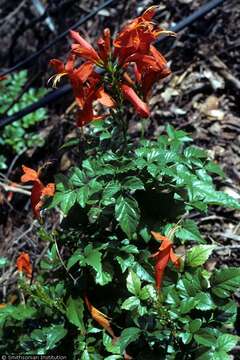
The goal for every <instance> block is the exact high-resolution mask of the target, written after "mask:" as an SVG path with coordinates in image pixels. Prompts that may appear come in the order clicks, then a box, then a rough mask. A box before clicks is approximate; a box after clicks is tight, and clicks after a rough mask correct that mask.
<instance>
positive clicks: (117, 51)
mask: <svg viewBox="0 0 240 360" xmlns="http://www.w3.org/2000/svg"><path fill="white" fill-rule="evenodd" d="M156 9H157V7H156V6H152V7H150V8H149V9H147V10H146V11H145V12H144V13H143V15H141V16H139V17H137V18H136V19H133V20H132V21H130V22H129V23H128V24H127V25H126V26H125V27H124V28H123V29H122V30H121V31H120V33H119V34H118V35H117V36H116V38H115V39H114V40H113V48H112V43H111V34H110V30H109V29H105V30H104V31H103V35H102V37H101V38H100V39H98V41H97V47H98V49H97V50H96V49H94V48H93V46H92V45H90V44H89V43H88V42H87V41H86V40H85V39H83V37H82V36H81V35H80V34H79V33H78V32H76V31H70V37H71V39H72V40H73V44H72V48H71V53H70V55H69V57H68V60H67V62H66V65H64V63H63V62H62V61H60V60H57V59H53V60H51V61H50V64H51V65H52V66H53V67H54V69H55V70H56V72H57V74H56V75H54V76H53V77H52V78H53V79H54V80H53V84H54V86H56V84H57V83H58V81H59V80H60V79H61V77H62V76H67V77H68V78H69V80H70V82H71V85H72V88H73V93H74V96H75V99H76V102H77V104H78V106H79V115H78V120H77V125H78V126H83V125H85V124H88V123H89V122H91V121H92V120H97V119H102V118H104V117H105V116H106V114H105V115H95V114H94V110H93V103H94V102H95V101H98V102H100V103H101V104H102V105H103V106H105V107H107V108H115V107H117V106H118V105H119V103H118V102H119V98H122V100H123V99H125V100H128V101H129V102H131V104H132V105H133V106H134V108H135V110H136V112H137V113H138V114H139V115H140V116H141V117H148V116H149V109H148V106H147V104H146V99H147V96H148V95H149V93H150V90H151V88H152V86H153V84H154V82H156V81H157V80H159V79H162V78H164V77H166V76H167V75H169V73H170V70H169V68H168V67H167V63H166V60H165V58H164V57H163V56H162V55H161V54H160V53H159V51H158V50H157V49H156V48H155V47H154V46H153V45H152V43H153V42H154V41H155V40H156V39H157V38H158V37H159V36H160V35H162V34H165V35H166V34H168V35H173V33H171V32H167V31H164V30H163V29H161V28H160V27H158V26H157V25H156V24H154V22H153V21H152V18H153V16H154V15H155V12H156ZM79 59H81V60H83V61H85V62H84V63H83V64H82V65H80V66H77V67H76V66H75V62H76V61H78V60H79ZM132 66H133V68H134V80H132V79H131V76H130V75H131V73H130V74H128V72H129V70H130V69H131V67H132ZM106 89H107V90H106ZM136 89H138V91H136ZM139 95H140V96H142V99H141V98H140V96H139Z"/></svg>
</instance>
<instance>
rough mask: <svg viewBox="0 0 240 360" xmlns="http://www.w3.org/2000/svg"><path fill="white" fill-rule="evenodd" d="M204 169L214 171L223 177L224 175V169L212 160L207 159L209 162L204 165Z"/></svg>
mask: <svg viewBox="0 0 240 360" xmlns="http://www.w3.org/2000/svg"><path fill="white" fill-rule="evenodd" d="M205 169H206V170H207V171H208V172H211V173H214V174H217V175H219V176H221V177H223V178H225V177H226V175H225V173H224V171H223V170H222V169H221V167H220V166H219V165H218V164H217V163H215V162H213V161H209V163H208V164H207V165H206V166H205Z"/></svg>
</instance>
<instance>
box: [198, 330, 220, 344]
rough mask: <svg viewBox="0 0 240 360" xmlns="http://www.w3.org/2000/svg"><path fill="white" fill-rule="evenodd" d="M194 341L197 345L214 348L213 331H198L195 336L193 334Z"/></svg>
mask: <svg viewBox="0 0 240 360" xmlns="http://www.w3.org/2000/svg"><path fill="white" fill-rule="evenodd" d="M194 339H195V341H196V342H197V344H199V345H203V346H207V347H210V348H211V347H214V346H215V345H216V341H217V339H216V336H215V334H214V331H213V330H212V329H209V328H205V329H200V330H199V331H198V333H197V334H194Z"/></svg>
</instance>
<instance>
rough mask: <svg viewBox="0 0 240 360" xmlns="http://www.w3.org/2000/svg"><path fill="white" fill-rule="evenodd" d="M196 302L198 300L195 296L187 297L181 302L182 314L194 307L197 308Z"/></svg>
mask: <svg viewBox="0 0 240 360" xmlns="http://www.w3.org/2000/svg"><path fill="white" fill-rule="evenodd" d="M195 304H196V300H195V299H194V298H189V299H185V300H184V301H183V302H181V304H180V309H179V310H180V312H181V314H187V313H189V312H190V311H191V310H192V309H194V308H195Z"/></svg>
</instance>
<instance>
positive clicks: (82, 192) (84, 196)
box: [77, 185, 90, 208]
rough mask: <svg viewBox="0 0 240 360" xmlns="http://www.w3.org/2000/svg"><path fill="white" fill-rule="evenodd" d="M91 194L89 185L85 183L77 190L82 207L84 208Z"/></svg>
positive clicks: (78, 200)
mask: <svg viewBox="0 0 240 360" xmlns="http://www.w3.org/2000/svg"><path fill="white" fill-rule="evenodd" d="M89 195H90V193H89V186H88V185H84V186H82V187H81V188H79V189H78V190H77V202H78V203H79V205H80V206H81V207H82V208H84V207H85V206H86V205H87V201H88V198H89Z"/></svg>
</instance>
